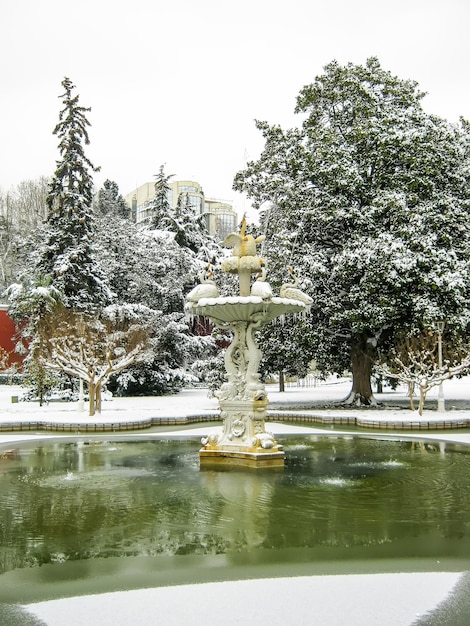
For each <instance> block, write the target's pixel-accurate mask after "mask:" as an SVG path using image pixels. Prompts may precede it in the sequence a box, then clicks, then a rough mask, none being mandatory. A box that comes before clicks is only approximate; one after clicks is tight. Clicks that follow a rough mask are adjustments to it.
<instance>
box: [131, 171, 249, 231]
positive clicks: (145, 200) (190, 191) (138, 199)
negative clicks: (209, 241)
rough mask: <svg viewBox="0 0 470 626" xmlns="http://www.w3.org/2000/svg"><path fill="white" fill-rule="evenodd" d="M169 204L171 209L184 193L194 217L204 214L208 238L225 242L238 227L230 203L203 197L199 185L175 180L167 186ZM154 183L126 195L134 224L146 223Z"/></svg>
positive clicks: (236, 217)
mask: <svg viewBox="0 0 470 626" xmlns="http://www.w3.org/2000/svg"><path fill="white" fill-rule="evenodd" d="M168 186H169V191H168V203H169V205H170V206H171V207H172V208H173V209H174V208H176V206H177V204H178V198H179V197H180V195H181V194H185V196H186V197H187V199H188V202H189V204H190V206H191V207H192V208H193V210H194V214H195V215H203V216H204V219H205V223H206V227H207V229H208V231H209V234H210V235H216V236H217V237H219V238H221V239H224V238H225V236H226V235H228V233H231V232H234V231H235V230H236V228H237V223H238V216H237V214H236V213H235V211H234V210H233V208H232V206H231V205H230V204H227V203H226V202H220V201H219V200H211V199H208V198H206V197H205V195H204V191H203V190H202V187H201V185H200V184H199V183H197V182H195V181H193V180H176V181H170V182H169V183H168ZM154 197H155V183H154V182H150V183H144V184H143V185H140V187H137V188H136V189H135V190H134V191H132V192H131V193H128V194H127V195H126V196H125V200H126V202H127V203H128V205H129V207H130V209H131V211H132V215H133V217H134V220H135V222H136V224H142V225H144V224H146V223H148V222H149V220H150V218H151V207H152V200H153V198H154Z"/></svg>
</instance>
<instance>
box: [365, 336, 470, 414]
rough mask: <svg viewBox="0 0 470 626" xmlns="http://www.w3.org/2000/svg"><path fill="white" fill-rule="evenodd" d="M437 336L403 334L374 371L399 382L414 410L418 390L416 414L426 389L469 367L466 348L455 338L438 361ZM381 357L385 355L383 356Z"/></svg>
mask: <svg viewBox="0 0 470 626" xmlns="http://www.w3.org/2000/svg"><path fill="white" fill-rule="evenodd" d="M438 343H439V342H438V336H437V333H436V332H435V331H433V330H428V331H422V332H420V333H418V334H412V335H406V336H404V337H403V338H402V339H400V340H399V341H398V342H397V344H396V345H395V346H394V347H393V348H392V350H390V353H389V354H388V355H386V358H383V359H382V363H379V365H378V366H377V370H378V372H379V373H380V374H382V375H383V376H386V377H387V378H391V379H395V380H399V381H400V382H402V383H404V384H405V385H406V386H407V387H408V392H409V397H410V408H411V410H412V411H414V408H415V407H414V402H413V393H414V390H415V389H419V407H418V411H419V414H420V415H422V414H423V409H424V402H425V400H426V395H427V393H428V391H429V390H430V389H432V388H433V387H437V386H438V385H440V384H441V383H442V382H443V381H445V380H448V379H450V378H453V377H454V376H458V375H459V374H461V373H462V372H464V370H467V369H468V368H469V367H470V346H469V345H468V344H464V345H460V346H458V348H456V344H458V343H459V341H458V339H457V340H456V341H455V342H453V343H451V344H449V342H447V346H449V347H450V350H449V349H446V350H445V352H444V354H443V358H442V362H440V361H441V359H440V358H439V353H438ZM384 357H385V355H384Z"/></svg>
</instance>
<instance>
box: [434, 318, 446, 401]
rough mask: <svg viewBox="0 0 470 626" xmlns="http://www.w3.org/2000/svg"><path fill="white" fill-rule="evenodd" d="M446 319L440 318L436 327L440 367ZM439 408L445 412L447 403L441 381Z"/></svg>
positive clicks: (440, 365)
mask: <svg viewBox="0 0 470 626" xmlns="http://www.w3.org/2000/svg"><path fill="white" fill-rule="evenodd" d="M445 324H446V323H445V321H444V320H439V321H438V322H436V329H437V337H438V344H437V349H438V359H439V361H438V363H439V369H440V370H441V369H442V333H443V332H444V326H445ZM437 410H438V411H439V413H444V411H445V410H446V405H445V400H444V387H443V383H442V381H441V383H440V385H439V392H438V394H437Z"/></svg>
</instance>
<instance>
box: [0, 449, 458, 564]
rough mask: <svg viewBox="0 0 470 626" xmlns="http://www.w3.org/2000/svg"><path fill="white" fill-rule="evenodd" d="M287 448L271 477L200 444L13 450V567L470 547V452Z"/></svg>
mask: <svg viewBox="0 0 470 626" xmlns="http://www.w3.org/2000/svg"><path fill="white" fill-rule="evenodd" d="M285 450H286V466H285V468H284V470H283V471H281V472H270V471H264V470H261V471H257V470H249V469H247V470H239V469H237V470H231V471H218V470H210V469H205V470H204V471H200V469H199V458H198V452H197V449H196V447H195V445H194V443H192V442H191V443H189V442H171V441H161V442H137V443H103V442H94V443H90V444H85V443H79V444H56V445H41V446H40V447H38V448H36V449H28V448H26V447H25V448H23V449H20V450H19V451H18V454H17V455H13V456H12V457H11V458H2V459H0V572H1V573H3V572H6V571H8V570H12V569H15V568H27V567H31V566H37V565H41V564H44V563H61V562H65V561H82V562H83V560H86V559H92V558H97V557H122V556H164V555H167V556H172V555H218V554H225V555H227V558H228V559H229V560H231V562H232V563H240V562H243V563H245V564H250V563H256V562H262V561H266V560H271V561H273V560H276V559H277V560H279V561H283V560H284V561H285V560H291V561H305V560H309V559H310V560H312V559H313V560H318V559H329V558H334V559H350V558H355V559H375V558H383V557H387V558H397V557H401V558H408V557H433V558H439V557H454V556H455V557H463V558H468V557H469V556H470V520H469V517H468V511H469V510H470V492H469V490H468V482H469V467H468V460H469V456H468V454H469V452H468V451H467V450H466V449H462V450H454V451H450V450H449V448H448V449H447V451H444V450H442V449H440V448H439V446H437V447H427V446H426V445H423V446H412V444H409V443H404V442H390V441H376V440H367V439H360V438H344V439H343V438H335V439H330V438H328V439H319V440H315V439H314V438H311V439H309V438H303V439H301V440H288V445H286V446H285ZM332 550H333V552H331V551H332Z"/></svg>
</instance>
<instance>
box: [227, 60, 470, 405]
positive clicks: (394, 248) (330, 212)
mask: <svg viewBox="0 0 470 626" xmlns="http://www.w3.org/2000/svg"><path fill="white" fill-rule="evenodd" d="M423 97H424V94H423V93H422V92H420V91H419V89H418V85H417V83H415V82H414V81H411V80H402V79H400V78H398V77H395V76H393V75H392V74H391V73H390V72H388V71H385V70H384V69H382V67H381V66H380V63H379V61H378V60H377V59H376V58H371V59H368V61H367V63H366V64H365V66H359V65H353V64H348V65H346V66H340V65H339V64H338V63H336V62H332V63H330V64H329V65H327V66H326V67H325V73H324V74H323V75H321V76H318V77H317V78H316V79H315V81H314V82H313V83H312V84H310V85H307V86H305V87H304V88H303V89H302V90H301V91H300V94H299V96H298V98H297V106H296V112H297V113H298V114H299V115H301V116H302V124H301V126H300V127H299V128H291V129H288V130H283V129H282V128H281V127H280V126H278V125H275V126H270V125H269V124H268V123H266V122H257V126H258V128H259V129H260V130H261V132H262V133H263V135H264V138H265V147H264V150H263V152H262V154H261V156H260V158H259V159H258V160H257V161H253V162H250V163H248V164H247V166H246V168H245V170H243V171H241V172H239V173H238V174H237V176H236V178H235V182H234V187H235V189H237V190H239V191H244V192H246V193H247V194H248V196H249V197H250V198H252V199H253V202H254V205H255V206H256V207H262V205H263V204H264V203H268V204H264V206H263V207H262V208H263V209H265V212H264V222H263V224H264V230H265V231H266V235H267V239H266V242H265V246H264V247H265V251H264V252H263V254H264V256H266V258H267V260H268V266H269V267H270V268H271V269H272V270H273V272H274V274H275V276H276V280H279V282H282V278H281V277H280V273H281V270H282V266H283V267H284V268H285V266H286V265H287V264H291V265H294V266H295V267H296V269H297V271H298V273H299V276H300V277H301V280H302V281H303V285H302V287H303V288H304V289H305V290H307V291H308V292H309V294H310V295H311V296H312V297H313V298H314V304H313V306H312V313H311V335H310V341H311V345H310V347H311V350H312V352H313V355H314V358H315V361H316V363H317V366H318V367H319V368H320V369H321V370H324V371H327V370H329V371H336V372H342V371H344V370H348V369H349V370H352V373H353V387H352V390H351V394H350V396H349V398H348V401H349V402H354V403H364V404H369V403H373V402H374V398H373V394H372V389H371V384H370V378H371V369H372V366H373V364H374V362H375V360H376V358H377V349H378V348H380V349H381V350H387V349H388V348H389V347H390V346H392V345H393V344H394V339H395V336H396V334H397V332H402V331H403V330H410V329H414V328H424V327H425V326H426V325H429V324H430V323H432V321H433V320H436V319H442V318H444V319H446V320H447V323H448V325H449V326H451V327H453V328H455V329H460V330H461V331H465V330H466V327H467V324H468V301H469V296H470V280H469V278H470V272H469V269H470V262H469V254H470V240H469V235H470V232H469V222H468V213H469V209H470V185H469V172H470V169H469V164H470V160H469V156H470V150H469V147H470V132H469V126H468V123H467V122H465V121H464V120H461V122H460V123H458V124H450V123H448V122H447V121H445V120H443V119H440V118H438V117H436V116H434V115H430V114H427V113H426V112H425V111H424V110H423V108H422V99H423ZM276 272H277V274H276Z"/></svg>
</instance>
